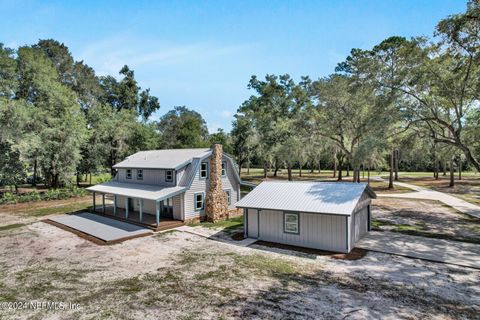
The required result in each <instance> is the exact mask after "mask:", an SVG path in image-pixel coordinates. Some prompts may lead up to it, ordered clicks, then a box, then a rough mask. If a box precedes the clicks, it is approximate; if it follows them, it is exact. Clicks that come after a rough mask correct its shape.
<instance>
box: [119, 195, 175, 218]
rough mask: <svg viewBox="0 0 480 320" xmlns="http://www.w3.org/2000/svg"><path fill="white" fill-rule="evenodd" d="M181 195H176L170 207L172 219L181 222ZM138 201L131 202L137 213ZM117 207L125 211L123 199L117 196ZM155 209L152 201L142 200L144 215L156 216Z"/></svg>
mask: <svg viewBox="0 0 480 320" xmlns="http://www.w3.org/2000/svg"><path fill="white" fill-rule="evenodd" d="M182 199H183V195H182V194H180V195H176V196H174V197H173V198H172V205H173V218H174V219H177V220H183V217H182V212H183V211H182V210H183V208H182V203H183V201H182ZM138 204H139V202H138V199H134V201H133V210H135V211H138V210H139V209H140V208H139V205H138ZM117 207H118V208H122V209H125V197H123V196H117ZM156 211H157V207H156V204H155V201H153V200H143V212H144V213H146V214H153V215H154V214H156Z"/></svg>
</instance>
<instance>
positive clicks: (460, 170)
mask: <svg viewBox="0 0 480 320" xmlns="http://www.w3.org/2000/svg"><path fill="white" fill-rule="evenodd" d="M458 180H462V157H461V155H458Z"/></svg>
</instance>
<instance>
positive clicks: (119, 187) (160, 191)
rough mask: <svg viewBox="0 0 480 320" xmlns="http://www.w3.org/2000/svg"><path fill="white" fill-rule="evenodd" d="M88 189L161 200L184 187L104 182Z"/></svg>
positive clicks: (183, 190) (179, 191)
mask: <svg viewBox="0 0 480 320" xmlns="http://www.w3.org/2000/svg"><path fill="white" fill-rule="evenodd" d="M87 190H89V191H94V192H100V193H108V194H115V195H118V196H125V197H130V198H137V199H145V200H163V199H166V198H170V197H173V196H175V195H177V194H180V193H183V192H185V190H187V188H185V187H162V186H154V185H148V184H136V183H121V182H116V181H110V182H105V183H102V184H97V185H95V186H92V187H89V188H87Z"/></svg>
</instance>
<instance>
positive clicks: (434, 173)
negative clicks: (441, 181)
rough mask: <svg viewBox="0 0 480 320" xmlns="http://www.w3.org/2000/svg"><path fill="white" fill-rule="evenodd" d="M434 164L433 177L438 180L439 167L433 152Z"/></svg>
mask: <svg viewBox="0 0 480 320" xmlns="http://www.w3.org/2000/svg"><path fill="white" fill-rule="evenodd" d="M433 157H434V160H433V161H434V164H433V177H434V178H435V180H438V169H439V162H438V160H437V155H436V154H434V156H433Z"/></svg>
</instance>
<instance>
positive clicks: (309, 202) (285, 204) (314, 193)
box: [236, 181, 376, 215]
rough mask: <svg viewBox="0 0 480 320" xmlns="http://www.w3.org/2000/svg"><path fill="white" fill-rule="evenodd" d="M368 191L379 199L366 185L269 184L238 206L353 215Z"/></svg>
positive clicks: (323, 183)
mask: <svg viewBox="0 0 480 320" xmlns="http://www.w3.org/2000/svg"><path fill="white" fill-rule="evenodd" d="M364 191H367V193H368V194H369V195H370V197H372V198H375V197H376V195H375V193H374V192H373V191H372V190H371V189H370V187H369V186H368V185H367V184H366V183H353V182H278V181H266V182H262V183H261V184H259V185H258V186H257V187H256V188H255V189H253V190H252V191H251V192H250V193H249V194H247V195H246V196H245V197H244V198H243V199H242V200H240V201H239V202H237V203H236V206H237V207H238V208H255V209H268V210H282V211H298V212H315V213H328V214H338V215H350V214H352V212H353V210H354V209H355V206H356V205H357V203H358V201H359V200H360V198H361V197H362V195H363V193H364Z"/></svg>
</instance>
